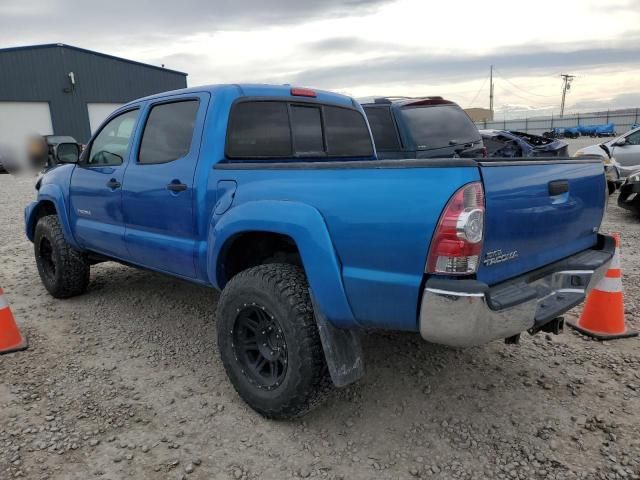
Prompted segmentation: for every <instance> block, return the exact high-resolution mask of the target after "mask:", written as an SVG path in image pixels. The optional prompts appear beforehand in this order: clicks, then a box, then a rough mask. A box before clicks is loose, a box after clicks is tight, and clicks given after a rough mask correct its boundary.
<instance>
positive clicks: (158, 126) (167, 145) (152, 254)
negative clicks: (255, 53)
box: [122, 94, 208, 277]
mask: <svg viewBox="0 0 640 480" xmlns="http://www.w3.org/2000/svg"><path fill="white" fill-rule="evenodd" d="M207 102H208V95H202V94H199V95H195V96H194V95H193V94H192V95H191V96H174V97H171V99H170V100H168V99H163V100H159V101H158V102H156V103H151V104H150V105H149V106H148V107H147V108H146V120H145V121H144V127H143V130H142V135H141V139H140V146H139V148H138V149H137V152H136V155H134V156H132V158H131V162H130V165H129V167H128V168H127V172H126V174H125V177H124V182H123V188H122V192H123V210H124V220H125V239H126V243H127V248H128V251H129V254H130V255H131V259H132V261H133V262H135V263H137V264H140V265H142V266H146V267H149V268H152V269H155V270H161V271H164V272H168V273H172V274H176V275H181V276H185V277H195V262H194V253H195V238H194V237H195V226H194V219H193V199H194V193H193V190H194V183H193V182H194V174H195V169H196V164H197V162H198V152H199V146H200V137H201V135H202V124H203V122H204V116H205V111H206V108H207Z"/></svg>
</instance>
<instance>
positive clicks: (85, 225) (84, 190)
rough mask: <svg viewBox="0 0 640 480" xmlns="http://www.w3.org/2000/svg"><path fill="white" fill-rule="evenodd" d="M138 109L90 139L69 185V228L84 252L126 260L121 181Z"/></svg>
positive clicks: (134, 109)
mask: <svg viewBox="0 0 640 480" xmlns="http://www.w3.org/2000/svg"><path fill="white" fill-rule="evenodd" d="M139 110H140V109H139V108H137V107H136V108H133V109H131V110H128V111H126V112H123V113H120V114H118V115H116V116H115V117H113V118H112V119H110V120H109V121H108V122H107V123H106V124H105V125H104V126H103V127H102V129H101V130H100V132H99V133H98V134H97V135H96V136H95V137H94V138H93V139H92V140H91V142H90V143H89V145H88V147H87V150H86V151H85V153H84V154H83V157H82V160H81V162H80V163H79V164H78V166H77V167H76V168H75V169H74V170H73V175H72V176H71V182H70V185H69V198H70V201H69V203H70V206H69V210H70V215H69V217H70V219H71V228H72V229H73V231H74V236H75V238H76V239H77V241H78V243H80V245H81V246H82V247H84V248H86V249H87V250H92V251H95V252H99V253H102V254H105V255H108V256H112V257H116V258H121V259H126V258H127V249H126V246H125V244H124V221H123V217H122V190H121V187H122V179H123V177H124V171H125V168H126V165H127V158H128V156H129V153H130V146H131V140H132V138H133V135H134V130H135V126H136V121H137V118H138V114H139Z"/></svg>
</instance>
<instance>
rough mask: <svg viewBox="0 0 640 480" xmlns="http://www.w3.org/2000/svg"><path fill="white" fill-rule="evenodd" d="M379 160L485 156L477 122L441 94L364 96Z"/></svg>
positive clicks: (363, 103)
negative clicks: (371, 97) (421, 96)
mask: <svg viewBox="0 0 640 480" xmlns="http://www.w3.org/2000/svg"><path fill="white" fill-rule="evenodd" d="M360 104H361V105H362V106H363V108H364V111H365V113H366V114H367V119H368V120H369V125H370V127H371V133H372V134H373V139H374V141H375V144H376V152H377V154H378V158H380V159H383V160H384V159H398V158H451V157H482V156H483V155H484V146H483V144H482V138H481V137H480V133H479V132H478V128H477V127H476V125H475V123H473V121H472V120H471V119H470V118H469V115H467V113H466V112H465V111H464V110H463V109H462V108H460V107H459V106H458V105H457V104H455V103H454V102H451V101H449V100H445V99H443V98H442V97H423V98H410V97H380V98H375V99H362V100H360Z"/></svg>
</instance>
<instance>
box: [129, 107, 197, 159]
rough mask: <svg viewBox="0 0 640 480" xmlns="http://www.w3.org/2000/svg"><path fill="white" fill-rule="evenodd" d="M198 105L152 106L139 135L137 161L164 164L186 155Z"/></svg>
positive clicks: (189, 148)
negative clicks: (140, 137)
mask: <svg viewBox="0 0 640 480" xmlns="http://www.w3.org/2000/svg"><path fill="white" fill-rule="evenodd" d="M198 104H199V102H198V100H186V101H182V102H174V103H163V104H160V105H155V106H154V107H152V109H151V112H150V113H149V118H148V119H147V123H146V124H145V127H144V132H143V134H142V141H141V142H140V153H139V154H138V162H139V163H142V164H152V163H167V162H172V161H174V160H177V159H179V158H182V157H184V156H185V155H186V154H187V153H189V150H191V139H192V138H193V129H194V127H195V123H196V114H197V113H198Z"/></svg>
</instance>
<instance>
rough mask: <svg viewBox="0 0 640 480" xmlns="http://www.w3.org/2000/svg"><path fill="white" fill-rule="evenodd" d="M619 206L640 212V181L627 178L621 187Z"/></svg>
mask: <svg viewBox="0 0 640 480" xmlns="http://www.w3.org/2000/svg"><path fill="white" fill-rule="evenodd" d="M618 206H620V207H622V208H625V209H627V210H631V211H632V212H636V213H640V182H633V181H629V180H627V181H626V182H625V183H624V184H623V185H622V186H621V187H620V195H619V196H618Z"/></svg>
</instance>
